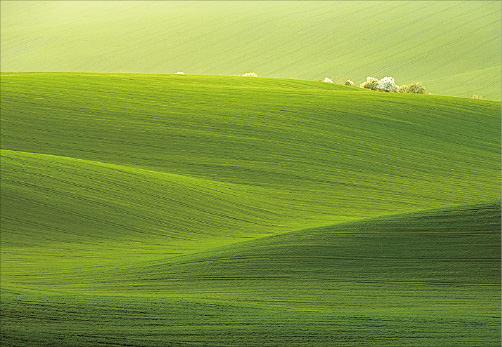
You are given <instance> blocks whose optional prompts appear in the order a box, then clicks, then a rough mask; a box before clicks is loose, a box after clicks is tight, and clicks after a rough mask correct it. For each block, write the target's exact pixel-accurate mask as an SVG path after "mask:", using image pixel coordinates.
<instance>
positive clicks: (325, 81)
mask: <svg viewBox="0 0 502 347" xmlns="http://www.w3.org/2000/svg"><path fill="white" fill-rule="evenodd" d="M322 81H323V82H324V83H333V80H332V79H331V78H328V77H324V79H323V80H322Z"/></svg>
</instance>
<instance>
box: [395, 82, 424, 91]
mask: <svg viewBox="0 0 502 347" xmlns="http://www.w3.org/2000/svg"><path fill="white" fill-rule="evenodd" d="M398 91H399V93H414V94H425V88H424V86H423V85H422V83H420V82H415V83H410V84H403V85H402V86H400V87H399V90H398Z"/></svg>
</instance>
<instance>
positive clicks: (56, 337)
mask: <svg viewBox="0 0 502 347" xmlns="http://www.w3.org/2000/svg"><path fill="white" fill-rule="evenodd" d="M1 82H2V86H1V87H2V99H1V103H2V104H1V106H2V122H1V127H2V128H1V131H2V150H1V155H2V158H1V169H2V182H1V183H2V187H1V191H2V201H1V204H2V209H1V213H2V238H1V242H2V244H1V251H2V256H1V262H2V274H1V275H2V276H1V281H2V282H1V293H2V329H1V334H2V345H5V346H27V345H29V346H49V345H50V346H55V345H63V346H96V345H109V346H178V345H179V346H182V345H204V346H207V345H210V346H230V345H246V346H251V345H253V346H264V345H298V346H299V345H309V346H310V345H318V346H326V345H340V346H355V345H357V346H389V345H402V346H406V345H408V346H478V345H479V346H497V345H500V321H501V320H500V183H499V182H500V162H499V157H500V110H501V105H500V102H496V101H487V100H472V99H462V98H452V97H445V96H434V95H407V94H389V93H383V92H374V91H368V90H362V89H359V88H353V87H345V86H340V85H331V84H325V83H320V82H309V81H299V80H286V79H266V78H242V77H215V76H188V75H185V76H179V75H148V74H82V73H3V74H2V75H1Z"/></svg>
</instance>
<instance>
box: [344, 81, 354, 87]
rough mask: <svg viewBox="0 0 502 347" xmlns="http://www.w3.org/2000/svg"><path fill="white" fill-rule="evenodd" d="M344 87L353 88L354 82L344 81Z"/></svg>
mask: <svg viewBox="0 0 502 347" xmlns="http://www.w3.org/2000/svg"><path fill="white" fill-rule="evenodd" d="M345 85H346V86H351V87H353V86H354V85H355V84H354V82H353V81H351V80H346V81H345Z"/></svg>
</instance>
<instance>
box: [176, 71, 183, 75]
mask: <svg viewBox="0 0 502 347" xmlns="http://www.w3.org/2000/svg"><path fill="white" fill-rule="evenodd" d="M184 74H185V73H184V72H183V71H178V72H176V73H175V75H184Z"/></svg>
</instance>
